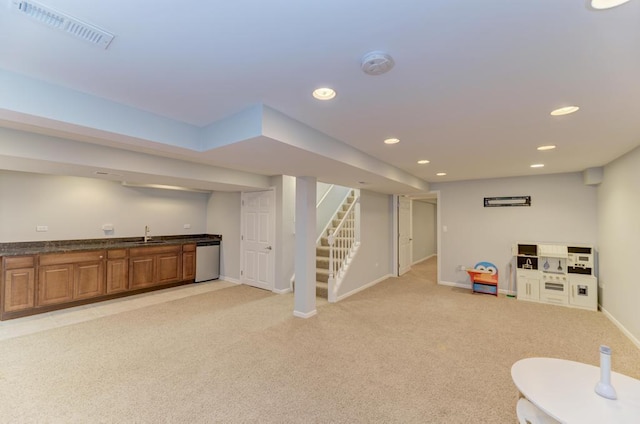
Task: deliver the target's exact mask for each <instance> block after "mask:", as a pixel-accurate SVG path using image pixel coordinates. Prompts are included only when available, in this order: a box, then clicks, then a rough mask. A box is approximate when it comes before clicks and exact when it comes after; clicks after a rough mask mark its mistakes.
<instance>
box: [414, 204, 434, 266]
mask: <svg viewBox="0 0 640 424" xmlns="http://www.w3.org/2000/svg"><path fill="white" fill-rule="evenodd" d="M411 212H412V217H411V222H412V231H411V236H412V238H413V243H412V244H413V252H412V258H411V259H412V261H413V263H417V262H420V261H423V260H424V259H426V258H428V257H430V256H433V255H435V254H436V253H437V243H436V228H437V220H436V205H434V204H433V203H428V202H424V201H420V200H414V201H413V203H412V208H411Z"/></svg>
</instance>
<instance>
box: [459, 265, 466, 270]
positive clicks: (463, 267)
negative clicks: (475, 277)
mask: <svg viewBox="0 0 640 424" xmlns="http://www.w3.org/2000/svg"><path fill="white" fill-rule="evenodd" d="M466 270H467V267H466V266H464V265H458V271H466Z"/></svg>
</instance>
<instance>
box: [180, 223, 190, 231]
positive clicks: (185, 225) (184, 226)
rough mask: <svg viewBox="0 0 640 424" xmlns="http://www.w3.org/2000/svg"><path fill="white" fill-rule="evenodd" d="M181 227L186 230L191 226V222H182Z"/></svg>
mask: <svg viewBox="0 0 640 424" xmlns="http://www.w3.org/2000/svg"><path fill="white" fill-rule="evenodd" d="M182 228H184V229H185V230H188V229H189V228H191V224H184V225H183V226H182Z"/></svg>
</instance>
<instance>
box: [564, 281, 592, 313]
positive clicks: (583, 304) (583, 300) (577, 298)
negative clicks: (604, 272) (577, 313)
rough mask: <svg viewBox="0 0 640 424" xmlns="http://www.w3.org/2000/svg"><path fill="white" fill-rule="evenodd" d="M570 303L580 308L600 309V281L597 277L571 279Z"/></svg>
mask: <svg viewBox="0 0 640 424" xmlns="http://www.w3.org/2000/svg"><path fill="white" fill-rule="evenodd" d="M569 286H570V287H569V303H570V304H571V305H573V306H577V307H580V308H585V309H590V310H592V311H596V310H597V309H598V280H597V279H596V278H595V277H591V276H589V277H583V276H573V275H572V276H571V277H569Z"/></svg>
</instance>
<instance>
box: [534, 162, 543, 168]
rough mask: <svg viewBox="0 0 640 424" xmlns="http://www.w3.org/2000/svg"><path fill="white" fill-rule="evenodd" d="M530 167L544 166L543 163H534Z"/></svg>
mask: <svg viewBox="0 0 640 424" xmlns="http://www.w3.org/2000/svg"><path fill="white" fill-rule="evenodd" d="M531 167H532V168H544V163H534V164H533V165H531Z"/></svg>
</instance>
